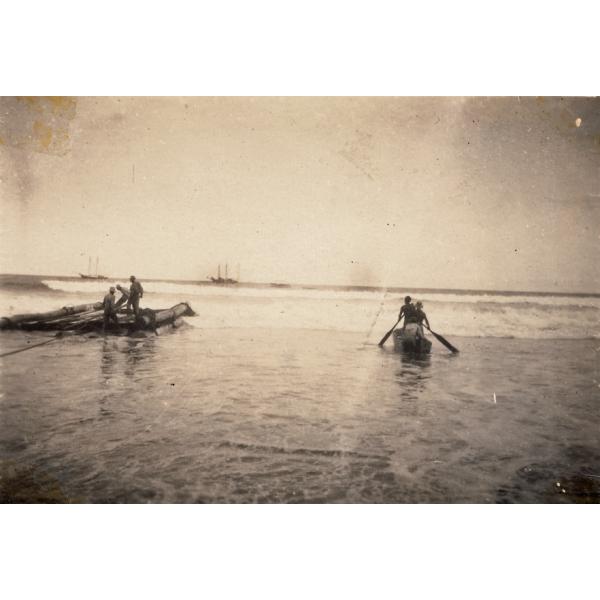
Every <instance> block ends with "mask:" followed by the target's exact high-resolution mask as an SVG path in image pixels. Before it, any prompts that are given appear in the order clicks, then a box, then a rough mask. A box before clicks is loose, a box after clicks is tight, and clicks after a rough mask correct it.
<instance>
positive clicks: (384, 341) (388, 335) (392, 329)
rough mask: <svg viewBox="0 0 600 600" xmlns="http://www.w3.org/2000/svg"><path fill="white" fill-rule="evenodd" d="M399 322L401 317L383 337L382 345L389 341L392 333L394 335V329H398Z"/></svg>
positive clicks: (380, 343)
mask: <svg viewBox="0 0 600 600" xmlns="http://www.w3.org/2000/svg"><path fill="white" fill-rule="evenodd" d="M398 323H400V319H398V320H397V321H396V322H395V323H394V326H393V327H392V328H391V329H390V330H389V331H388V332H387V333H386V334H385V335H384V336H383V337H382V338H381V341H380V342H379V345H380V346H383V345H384V344H385V343H386V342H387V339H388V338H389V337H390V335H392V332H393V331H394V329H396V325H398Z"/></svg>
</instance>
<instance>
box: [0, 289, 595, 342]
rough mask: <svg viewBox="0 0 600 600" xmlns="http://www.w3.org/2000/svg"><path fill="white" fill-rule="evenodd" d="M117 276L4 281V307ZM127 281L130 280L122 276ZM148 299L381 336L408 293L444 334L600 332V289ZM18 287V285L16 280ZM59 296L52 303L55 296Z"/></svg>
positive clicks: (229, 315)
mask: <svg viewBox="0 0 600 600" xmlns="http://www.w3.org/2000/svg"><path fill="white" fill-rule="evenodd" d="M116 283H119V281H117V280H115V281H112V280H105V281H94V280H76V279H66V278H65V279H62V278H61V279H59V278H38V280H37V282H36V281H35V278H33V277H29V278H27V279H26V280H23V281H21V282H20V285H19V284H17V283H14V285H12V286H10V285H9V286H8V287H7V286H6V284H5V283H4V282H3V285H2V286H0V298H1V299H2V305H1V306H0V308H1V309H2V314H12V313H15V312H29V311H31V312H37V311H43V310H52V309H54V308H56V307H57V306H55V304H56V305H58V306H62V305H66V304H75V303H77V302H78V301H81V302H88V301H93V300H95V299H97V300H100V299H101V298H102V296H103V295H104V294H105V293H106V290H107V288H108V287H109V286H110V285H114V284H116ZM120 283H121V284H123V285H124V286H125V285H126V284H127V283H128V282H127V281H125V280H124V281H121V282H120ZM142 283H143V285H144V289H145V294H144V298H143V301H142V305H143V306H148V307H150V308H165V307H168V306H172V305H173V304H176V303H178V302H182V301H185V302H188V303H190V304H191V306H192V307H193V308H194V310H195V311H196V313H197V315H198V316H197V317H193V318H190V319H188V320H189V322H190V324H192V325H194V326H196V327H202V328H249V327H250V328H251V327H256V328H266V329H268V328H289V329H325V330H335V331H351V332H360V333H363V334H364V336H365V339H366V340H367V341H369V342H373V343H376V342H377V341H379V339H381V337H382V336H383V334H384V333H385V332H386V331H387V330H389V329H390V327H391V326H392V325H393V324H394V323H395V321H396V319H397V315H398V311H399V309H400V306H401V304H402V302H403V297H404V295H405V294H406V293H410V294H411V295H412V297H413V299H415V300H416V299H419V300H422V301H423V303H424V308H425V311H426V312H427V315H428V318H429V321H430V323H431V327H432V328H433V330H434V331H437V332H439V333H442V334H443V335H444V336H447V335H449V336H467V337H514V338H532V339H583V338H599V337H600V296H594V295H562V296H561V295H556V296H554V295H550V294H545V295H535V294H515V293H502V292H498V293H493V292H485V293H484V292H476V291H472V292H445V291H444V292H433V291H425V292H422V293H418V292H414V291H413V290H400V289H398V288H396V289H394V290H390V291H386V290H382V289H355V288H354V289H353V288H349V289H331V288H317V287H303V286H290V287H272V286H269V285H263V286H253V287H247V286H243V285H239V286H215V285H207V284H194V283H189V282H187V283H185V282H182V283H176V282H167V281H143V282H142ZM15 285H16V286H17V287H14V286H15ZM48 294H50V295H51V297H52V298H53V300H52V301H51V302H50V300H49V295H48Z"/></svg>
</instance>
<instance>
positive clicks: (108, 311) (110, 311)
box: [102, 286, 121, 333]
mask: <svg viewBox="0 0 600 600" xmlns="http://www.w3.org/2000/svg"><path fill="white" fill-rule="evenodd" d="M103 306H104V319H103V321H102V332H103V333H106V328H107V327H108V326H109V325H110V323H111V321H112V322H113V323H114V324H115V325H116V326H117V329H120V328H121V326H120V325H119V319H118V318H117V309H116V301H115V288H114V287H112V286H111V288H110V289H109V290H108V294H106V296H104V300H103Z"/></svg>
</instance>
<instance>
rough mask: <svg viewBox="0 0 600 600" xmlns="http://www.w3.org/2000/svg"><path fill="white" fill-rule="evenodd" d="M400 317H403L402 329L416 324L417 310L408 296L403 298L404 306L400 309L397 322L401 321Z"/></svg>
mask: <svg viewBox="0 0 600 600" xmlns="http://www.w3.org/2000/svg"><path fill="white" fill-rule="evenodd" d="M402 317H404V327H406V326H407V325H408V324H409V323H416V322H417V309H416V308H415V306H414V305H413V304H412V298H411V297H410V296H406V297H405V298H404V304H403V305H402V308H401V309H400V314H399V315H398V321H401V320H402Z"/></svg>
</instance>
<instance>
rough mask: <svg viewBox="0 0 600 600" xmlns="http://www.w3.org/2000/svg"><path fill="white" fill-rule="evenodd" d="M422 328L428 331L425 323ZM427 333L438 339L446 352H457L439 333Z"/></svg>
mask: <svg viewBox="0 0 600 600" xmlns="http://www.w3.org/2000/svg"><path fill="white" fill-rule="evenodd" d="M394 327H395V325H394ZM423 327H425V328H426V329H429V327H427V325H425V323H423ZM429 331H430V332H431V333H432V334H433V335H434V336H435V337H436V338H437V339H438V341H439V342H441V343H442V344H444V346H446V348H448V350H450V351H451V352H458V348H455V347H454V346H453V345H452V344H451V343H450V342H449V341H448V340H447V339H446V338H444V337H442V336H441V335H440V334H439V333H436V332H435V331H431V329H429ZM390 333H391V332H390Z"/></svg>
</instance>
